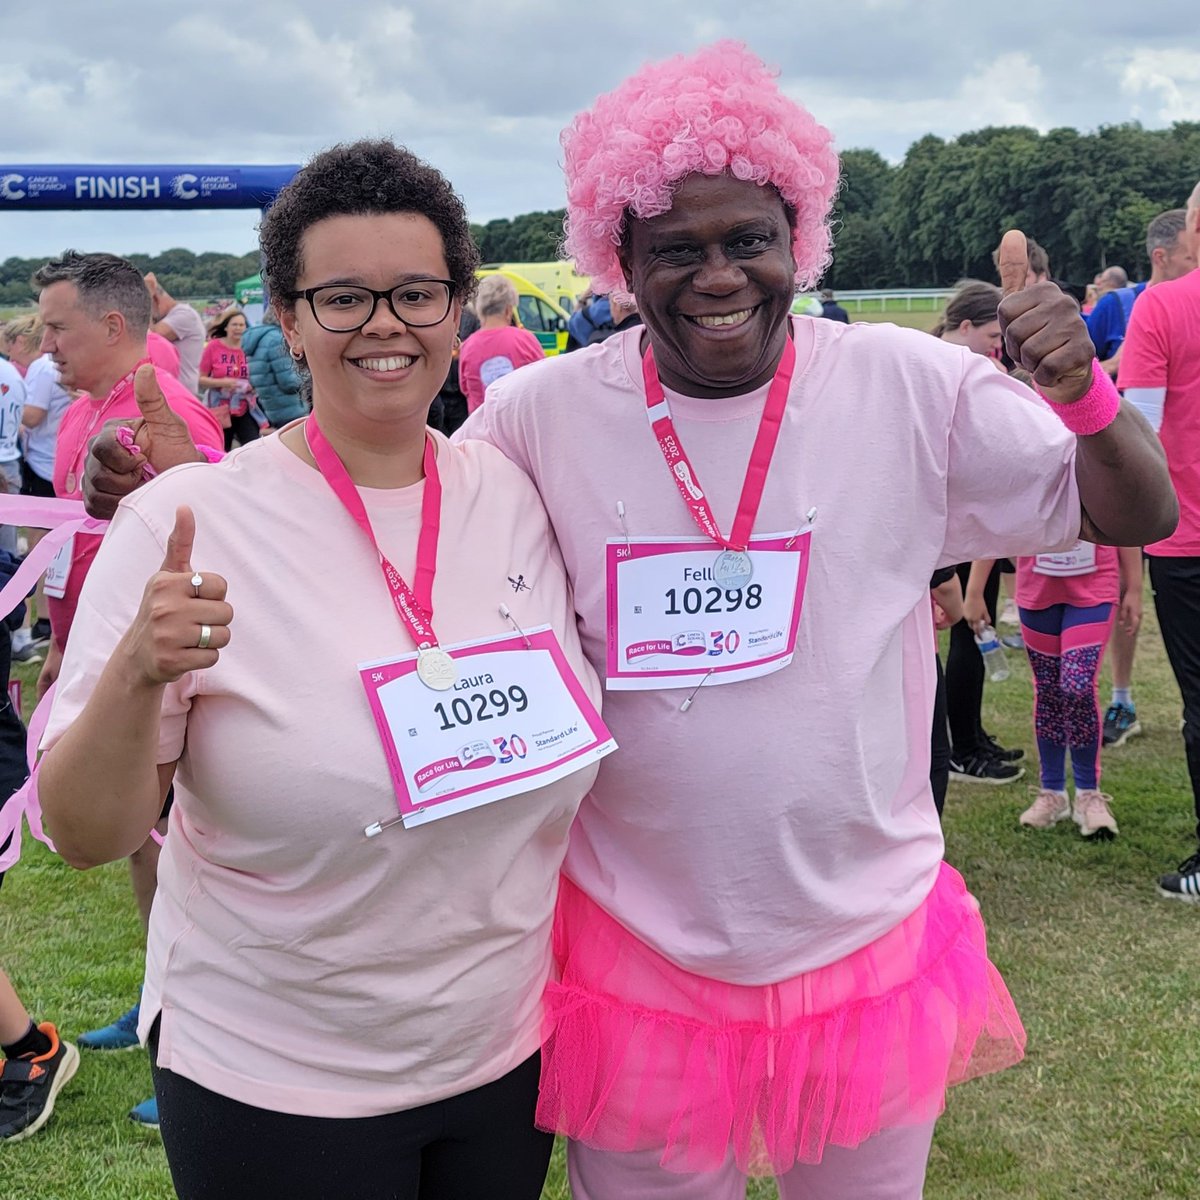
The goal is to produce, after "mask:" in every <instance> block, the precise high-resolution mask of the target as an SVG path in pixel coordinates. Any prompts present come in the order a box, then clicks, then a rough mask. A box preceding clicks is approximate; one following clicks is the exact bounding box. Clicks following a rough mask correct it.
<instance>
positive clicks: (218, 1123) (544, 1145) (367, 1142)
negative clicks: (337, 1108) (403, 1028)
mask: <svg viewBox="0 0 1200 1200" xmlns="http://www.w3.org/2000/svg"><path fill="white" fill-rule="evenodd" d="M157 1051H158V1027H157V1025H156V1026H155V1028H154V1032H153V1033H152V1035H151V1040H150V1063H151V1070H152V1072H153V1075H154V1094H155V1095H156V1096H157V1097H158V1111H159V1120H160V1122H161V1129H162V1139H163V1145H164V1146H165V1147H166V1151H167V1161H168V1162H169V1164H170V1167H171V1179H172V1180H173V1182H174V1184H175V1190H176V1192H177V1193H178V1195H179V1196H180V1198H181V1200H265V1198H267V1197H276V1196H278V1197H280V1200H283V1198H284V1197H286V1200H330V1198H331V1197H346V1198H347V1200H350V1198H353V1200H538V1197H539V1196H540V1195H541V1194H542V1185H543V1184H544V1183H545V1180H546V1168H547V1167H548V1166H549V1163H550V1151H551V1149H552V1148H553V1146H554V1137H553V1135H552V1134H549V1133H542V1132H541V1131H540V1130H538V1129H535V1128H534V1127H533V1113H534V1107H535V1105H536V1103H537V1088H538V1074H539V1071H540V1065H541V1064H540V1060H541V1056H540V1055H539V1054H535V1055H534V1056H533V1057H532V1058H529V1059H526V1060H525V1062H523V1063H522V1064H521V1065H520V1066H519V1067H517V1068H515V1069H514V1070H512V1071H510V1072H509V1073H508V1074H507V1075H505V1076H503V1077H502V1078H501V1079H497V1080H496V1081H495V1083H489V1084H486V1085H485V1086H483V1087H480V1088H476V1089H475V1090H474V1091H470V1092H465V1093H464V1094H463V1095H461V1096H452V1097H450V1098H449V1099H448V1100H439V1101H437V1102H436V1103H433V1104H425V1105H422V1106H421V1107H420V1108H411V1109H408V1110H407V1111H406V1112H397V1113H388V1114H386V1115H384V1116H379V1117H300V1116H292V1115H290V1114H288V1113H279V1112H272V1111H270V1110H268V1109H265V1108H254V1107H253V1106H251V1105H249V1104H242V1103H241V1102H240V1101H237V1100H230V1099H228V1098H227V1097H225V1096H219V1095H217V1094H216V1093H215V1092H210V1091H208V1089H206V1088H202V1087H200V1086H199V1085H198V1084H195V1083H193V1082H192V1081H191V1080H190V1079H185V1078H184V1077H183V1076H182V1075H176V1074H175V1073H174V1072H173V1071H168V1070H165V1069H163V1068H161V1067H158V1066H155V1065H154V1060H155V1059H156V1058H157Z"/></svg>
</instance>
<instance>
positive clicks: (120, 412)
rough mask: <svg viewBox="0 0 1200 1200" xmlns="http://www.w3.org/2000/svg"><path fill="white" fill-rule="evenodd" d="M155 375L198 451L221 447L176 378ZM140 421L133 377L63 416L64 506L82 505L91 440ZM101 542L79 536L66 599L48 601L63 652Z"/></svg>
mask: <svg viewBox="0 0 1200 1200" xmlns="http://www.w3.org/2000/svg"><path fill="white" fill-rule="evenodd" d="M154 374H155V376H156V377H157V379H158V386H159V387H160V388H162V392H163V395H164V396H165V397H166V399H167V404H168V405H170V407H171V408H172V409H173V410H174V411H175V412H177V413H178V414H179V415H180V416H181V417H182V418H183V420H184V421H185V422H186V424H187V427H188V431H189V432H190V433H191V435H192V441H193V442H195V443H196V445H198V446H223V445H224V444H225V435H224V434H223V433H222V431H221V427H220V426H219V425H218V424H217V422H216V421H215V420H214V418H213V417H212V414H211V413H209V412H208V410H207V409H206V408H205V407H204V405H202V404H201V403H200V401H199V400H197V399H196V397H195V396H194V395H192V393H191V392H189V391H188V389H187V388H186V387H184V386H183V384H182V383H180V382H179V380H178V379H176V378H175V376H174V375H168V374H167V373H166V372H165V371H164V370H162V369H161V368H160V367H158V366H157V365H156V366H155V368H154ZM140 416H141V413H140V412H139V411H138V406H137V400H136V398H135V397H134V394H133V374H132V373H130V374H129V375H126V376H125V378H124V379H122V380H121V381H120V382H119V383H118V384H117V385H116V387H114V388H113V390H112V391H111V392H109V394H108V395H107V396H106V397H105V398H104V399H103V400H99V401H97V400H94V399H93V398H92V397H91V396H89V395H87V394H86V393H85V394H84V395H82V396H80V397H79V399H78V400H76V401H75V402H74V403H73V404H72V405H71V407H70V408H68V409H67V411H66V412H65V413H63V417H62V424H61V425H59V427H58V443H57V445H56V446H55V449H54V476H53V483H54V494H55V495H56V496H59V497H61V498H62V499H64V500H80V499H82V498H83V466H84V463H85V462H86V461H87V452H88V445H89V443H90V442H91V440H92V438H93V437H95V435H96V434H97V433H99V432H100V430H101V429H102V428H103V427H104V425H105V423H106V422H108V421H115V420H119V419H121V418H129V419H130V420H136V419H138V418H140ZM100 540H101V539H100V538H99V537H97V536H95V535H94V534H90V533H77V534H76V535H75V537H74V540H73V542H72V549H71V572H70V574H69V575H68V576H67V583H66V587H65V589H64V595H63V597H62V599H55V598H54V597H51V596H47V597H46V602H47V608H48V610H49V613H50V624H51V627H52V628H53V630H54V640H55V641H56V642H57V643H58V645H59V646H60V647H62V646H65V645H66V644H67V635H68V634H69V633H70V632H71V624H72V622H73V621H74V619H75V607H76V605H77V604H78V602H79V590H80V588H82V587H83V581H84V579H85V578H86V576H87V573H88V571H89V570H90V569H91V566H92V560H93V559H94V558H95V557H96V551H97V549H99V546H100ZM143 582H145V581H144V580H143Z"/></svg>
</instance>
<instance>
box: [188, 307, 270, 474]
mask: <svg viewBox="0 0 1200 1200" xmlns="http://www.w3.org/2000/svg"><path fill="white" fill-rule="evenodd" d="M245 332H246V318H245V316H244V315H243V313H242V311H241V310H240V309H237V308H227V309H226V310H225V311H224V312H223V313H221V315H220V316H219V317H217V319H216V320H215V321H213V323H212V324H211V325H210V326H209V328H208V341H207V342H205V343H204V351H203V353H202V354H201V355H200V387H201V389H202V395H203V396H204V402H205V403H206V404H207V405H208V406H209V408H211V409H212V410H213V412H214V413H215V414H216V416H217V419H218V420H219V421H220V422H221V424H222V425H223V426H224V427H225V449H226V450H232V449H233V446H234V443H235V442H237V443H239V444H241V445H243V446H244V445H245V444H246V443H247V442H252V441H254V440H255V439H256V438H257V437H259V436H260V435H261V432H262V430H263V429H264V428H266V425H267V418H266V416H265V415H264V414H263V411H262V409H260V408H259V406H258V399H257V397H256V396H255V395H254V391H253V389H252V388H251V387H250V373H249V370H248V368H247V365H246V352H245V351H244V350H243V349H242V335H243V334H244V333H245Z"/></svg>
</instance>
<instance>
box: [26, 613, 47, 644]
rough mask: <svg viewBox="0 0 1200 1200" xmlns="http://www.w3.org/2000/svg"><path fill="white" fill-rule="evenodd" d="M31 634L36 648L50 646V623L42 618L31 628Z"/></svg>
mask: <svg viewBox="0 0 1200 1200" xmlns="http://www.w3.org/2000/svg"><path fill="white" fill-rule="evenodd" d="M29 633H30V635H31V638H32V642H33V645H35V646H48V645H49V644H50V622H49V621H48V620H47V619H46V618H45V617H42V618H41V620H39V621H34V623H33V624H32V625H31V626H30V627H29Z"/></svg>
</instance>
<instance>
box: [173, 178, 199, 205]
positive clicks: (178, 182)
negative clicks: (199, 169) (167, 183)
mask: <svg viewBox="0 0 1200 1200" xmlns="http://www.w3.org/2000/svg"><path fill="white" fill-rule="evenodd" d="M196 182H197V179H196V176H195V175H192V174H190V173H188V172H185V173H184V174H182V175H176V176H174V177H173V178H172V180H171V195H172V196H174V197H175V199H176V200H195V199H196V197H197V196H199V195H200V193H199V191H198V190H197V189H196V188H195V187H194V186H193V185H194V184H195V183H196Z"/></svg>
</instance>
